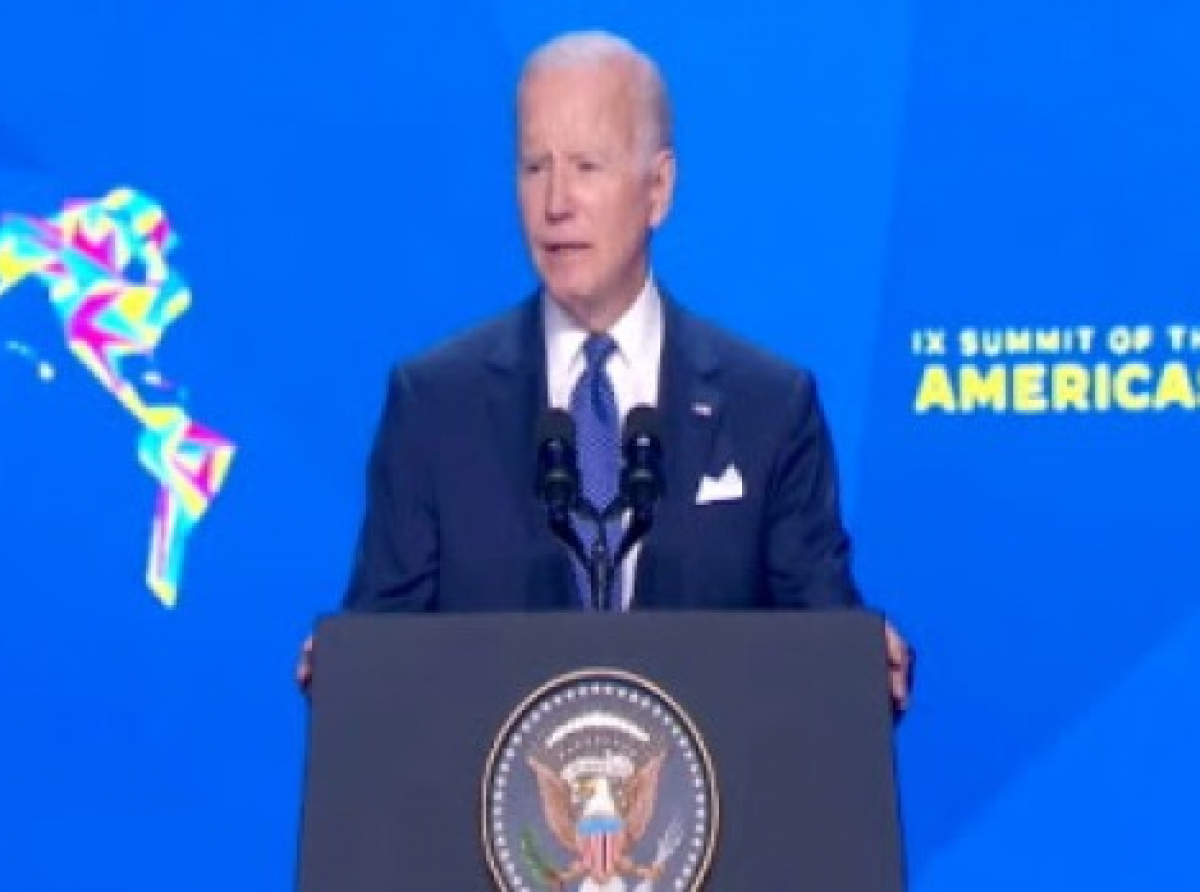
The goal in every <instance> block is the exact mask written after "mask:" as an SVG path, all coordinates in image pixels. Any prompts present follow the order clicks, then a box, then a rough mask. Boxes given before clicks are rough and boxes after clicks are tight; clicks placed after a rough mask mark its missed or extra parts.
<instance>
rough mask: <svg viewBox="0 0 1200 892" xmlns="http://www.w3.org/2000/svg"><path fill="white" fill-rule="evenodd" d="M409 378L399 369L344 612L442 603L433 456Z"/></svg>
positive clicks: (377, 446)
mask: <svg viewBox="0 0 1200 892" xmlns="http://www.w3.org/2000/svg"><path fill="white" fill-rule="evenodd" d="M429 429H430V426H429V425H427V424H422V423H421V419H420V412H419V406H418V400H417V399H416V398H415V395H414V390H413V384H412V380H411V374H410V373H409V372H407V371H405V370H404V369H403V368H398V369H396V370H395V371H394V372H393V373H392V376H391V380H390V382H389V386H388V394H387V400H386V402H385V405H384V409H383V413H382V416H381V418H380V421H379V425H378V428H377V429H376V432H375V438H374V442H373V444H372V447H371V454H370V459H369V462H368V469H367V493H366V509H365V512H364V516H363V521H362V526H361V529H360V531H359V538H358V547H357V551H356V554H355V559H354V568H353V572H352V574H351V579H350V584H349V586H348V588H347V591H346V595H345V598H344V601H343V607H344V608H345V609H346V610H350V611H363V612H371V611H380V612H381V611H389V612H391V611H406V612H417V611H427V610H433V609H435V608H436V604H437V577H438V573H437V567H438V534H437V514H436V511H435V507H434V499H433V468H432V464H433V451H432V444H430V443H428V442H425V439H426V436H425V432H427V431H428V430H429Z"/></svg>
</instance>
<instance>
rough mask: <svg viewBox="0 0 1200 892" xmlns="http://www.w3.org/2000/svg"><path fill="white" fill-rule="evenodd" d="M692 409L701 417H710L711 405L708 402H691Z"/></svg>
mask: <svg viewBox="0 0 1200 892" xmlns="http://www.w3.org/2000/svg"><path fill="white" fill-rule="evenodd" d="M692 411H693V412H695V413H696V414H697V415H699V416H700V417H701V418H711V417H712V406H710V405H709V404H708V403H692Z"/></svg>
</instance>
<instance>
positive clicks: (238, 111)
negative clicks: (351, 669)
mask: <svg viewBox="0 0 1200 892" xmlns="http://www.w3.org/2000/svg"><path fill="white" fill-rule="evenodd" d="M597 25H599V26H604V27H607V28H611V29H615V30H618V31H621V32H625V33H626V34H628V35H629V36H631V37H632V38H633V39H635V40H636V41H637V42H639V43H641V44H642V45H644V46H645V47H646V48H647V49H648V50H649V51H650V52H652V53H653V54H654V55H655V56H656V57H657V58H658V59H659V60H660V62H661V64H662V66H663V69H664V71H665V74H666V76H667V78H668V80H669V82H670V85H671V87H672V89H673V91H674V96H675V101H676V113H677V124H678V152H679V160H680V170H681V175H680V184H679V185H680V188H679V195H678V201H677V204H676V207H675V209H674V213H673V215H672V218H671V220H670V221H669V223H668V225H667V228H666V229H665V231H664V232H663V233H662V237H661V239H660V240H659V242H658V244H657V245H656V249H657V250H656V266H657V269H658V271H659V273H660V275H661V276H662V278H663V279H664V280H665V281H666V282H667V283H668V285H669V286H670V287H671V288H672V289H673V291H674V292H675V294H676V295H678V296H679V297H680V298H681V299H682V300H683V301H685V302H686V303H688V304H690V305H691V306H693V307H694V308H695V309H697V310H698V311H700V312H702V313H704V314H706V315H708V316H711V317H714V318H716V319H718V320H720V321H722V322H724V323H727V324H728V325H730V326H732V327H733V328H734V329H736V330H738V331H740V332H742V333H744V334H745V335H747V336H749V337H751V338H754V339H756V340H758V341H760V342H762V343H764V344H765V345H766V346H768V347H770V348H772V349H774V350H776V351H779V352H781V353H783V354H785V355H786V356H788V357H790V358H791V359H793V360H795V361H797V362H800V363H803V364H805V365H807V366H808V367H810V368H812V369H814V370H815V372H816V374H817V375H818V378H819V381H820V384H821V386H822V388H823V393H824V395H825V398H826V400H827V403H828V407H829V411H830V415H831V418H832V422H833V425H834V428H835V434H836V441H837V446H838V449H839V452H840V459H841V470H842V475H843V479H844V484H845V489H846V497H847V500H846V504H847V511H848V515H849V521H850V523H851V525H852V528H853V532H854V534H855V536H856V541H857V543H858V553H857V567H858V570H859V574H860V576H861V579H862V581H863V584H864V586H865V588H866V591H867V593H868V595H869V597H870V598H871V600H872V601H873V602H874V603H875V604H876V605H878V606H880V607H882V608H885V609H886V610H888V611H889V612H890V613H891V614H892V615H893V616H894V618H895V620H896V621H897V622H898V623H899V625H901V626H902V627H903V628H904V629H905V630H906V632H907V633H908V634H909V635H910V636H911V637H912V638H913V639H914V641H915V642H916V644H917V645H918V647H919V648H920V652H921V665H920V678H919V687H918V692H917V698H916V703H915V706H914V708H913V712H912V714H911V716H910V718H909V719H908V720H907V721H906V722H905V723H904V725H903V727H902V729H901V732H900V757H901V770H902V780H903V794H904V817H905V822H906V835H907V841H908V845H909V851H910V867H911V874H912V879H913V888H914V889H917V890H920V892H943V890H946V892H961V890H964V889H970V890H973V892H987V890H1005V892H1007V890H1011V889H1047V890H1064V889H1087V890H1102V889H1103V890H1138V892H1141V890H1148V889H1184V888H1200V867H1198V866H1197V861H1196V858H1195V855H1194V847H1195V840H1196V836H1195V834H1196V822H1195V803H1196V801H1197V799H1198V798H1200V767H1198V766H1200V761H1198V760H1197V759H1196V756H1195V754H1196V753H1197V752H1200V710H1198V709H1197V705H1198V703H1200V700H1198V697H1197V694H1196V679H1197V678H1198V677H1200V609H1198V608H1200V591H1198V588H1200V582H1198V574H1197V570H1196V567H1197V562H1196V554H1197V549H1198V547H1200V524H1198V520H1200V508H1198V505H1200V483H1198V482H1197V481H1198V476H1197V472H1196V470H1195V467H1196V465H1195V461H1196V455H1197V446H1198V445H1200V437H1198V429H1197V424H1198V421H1200V411H1198V402H1200V162H1198V159H1200V102H1198V101H1197V96H1200V55H1198V54H1197V52H1196V47H1197V45H1200V10H1198V8H1197V7H1196V6H1195V4H1192V3H1186V2H1183V0H1159V2H1150V3H1146V2H1142V3H1133V2H1121V0H1105V2H1099V0H1088V2H1083V0H1052V2H1035V0H1004V2H999V0H978V2H972V3H961V2H949V0H850V2H847V0H808V2H804V3H781V2H778V0H743V2H740V3H737V4H735V5H733V6H730V5H728V4H723V3H715V2H713V3H701V4H696V3H688V4H663V3H649V4H648V3H644V2H633V0H611V2H591V3H584V2H570V0H563V2H555V3H545V2H518V0H462V2H458V3H453V4H425V5H423V6H422V5H410V4H403V3H388V2H384V0H340V2H338V3H320V2H315V0H314V2H300V3H283V2H279V0H205V2H203V3H201V2H176V3H169V4H163V3H158V2H150V0H111V2H106V3H89V2H84V0H63V2H59V3H39V2H30V3H18V2H16V0H5V2H4V3H3V4H2V6H0V46H2V51H0V71H2V76H0V211H3V212H5V214H6V216H5V217H4V218H3V222H2V223H0V292H2V293H0V424H2V425H3V436H2V437H0V611H2V614H0V615H2V617H3V619H2V620H0V716H2V718H0V888H4V889H29V890H39V892H51V890H64V892H85V890H114V892H115V890H120V892H140V890H147V892H149V890H155V892H158V890H171V892H190V890H205V892H207V890H211V889H238V890H241V889H244V890H255V892H265V890H284V889H287V888H289V886H290V883H291V881H292V875H293V867H294V858H295V843H296V831H297V819H298V806H299V784H300V771H301V764H302V758H303V731H304V707H303V704H302V701H301V699H300V698H299V697H297V696H296V694H295V692H294V690H293V688H292V682H291V675H292V667H293V660H294V657H295V653H296V648H297V645H298V643H299V641H300V640H301V639H302V637H303V636H304V634H305V632H306V630H307V628H308V624H309V622H310V620H311V618H312V617H313V616H314V615H315V614H317V613H319V612H321V611H325V610H329V609H332V608H333V607H335V606H336V605H337V603H338V600H339V598H340V595H341V590H342V586H343V583H344V580H345V576H346V571H347V568H348V566H349V559H350V553H351V548H352V543H353V537H354V532H355V527H356V524H357V519H358V512H359V510H360V508H361V498H362V491H363V486H362V479H363V461H364V458H365V454H366V450H367V445H368V438H369V436H370V432H371V429H372V427H373V425H374V422H375V419H376V417H377V412H378V409H379V406H380V401H381V399H382V396H383V384H384V380H385V375H386V370H387V368H388V367H389V365H390V364H391V363H392V362H393V361H394V360H396V359H398V358H400V357H403V356H405V355H409V354H411V353H413V352H414V351H416V350H419V349H421V348H423V347H426V346H428V345H430V344H432V343H434V342H436V341H437V340H439V339H440V338H442V337H443V336H445V335H447V334H449V333H450V332H452V331H454V330H455V329H458V328H460V327H461V326H464V325H466V324H468V323H470V322H472V321H475V320H477V319H480V318H482V317H485V316H487V315H489V314H492V313H494V312H497V311H499V310H501V309H502V308H504V307H506V306H507V305H509V304H511V303H512V302H514V301H516V300H518V299H520V298H521V297H522V296H523V295H525V294H526V293H527V292H528V291H529V289H530V287H531V285H532V279H531V277H530V273H529V270H528V267H527V263H526V260H525V257H524V253H523V248H522V244H521V239H520V234H519V230H518V226H517V218H516V214H515V210H514V203H513V190H512V184H513V172H512V169H513V159H512V128H511V125H512V118H513V115H512V87H513V83H514V80H515V78H516V75H517V72H518V68H519V62H520V60H521V58H522V57H523V56H524V54H525V53H526V52H527V51H528V50H530V49H531V48H532V47H533V46H534V45H536V43H538V42H539V41H540V40H542V39H543V38H545V37H547V36H549V35H551V34H553V33H556V32H558V31H561V30H565V29H570V28H580V27H589V26H597Z"/></svg>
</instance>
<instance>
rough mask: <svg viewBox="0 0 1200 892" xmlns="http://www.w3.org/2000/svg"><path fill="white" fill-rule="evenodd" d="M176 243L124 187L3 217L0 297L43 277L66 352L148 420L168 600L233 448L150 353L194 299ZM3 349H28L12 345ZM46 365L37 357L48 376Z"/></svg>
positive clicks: (172, 600)
mask: <svg viewBox="0 0 1200 892" xmlns="http://www.w3.org/2000/svg"><path fill="white" fill-rule="evenodd" d="M176 243H177V238H176V236H175V234H174V232H173V231H172V230H171V226H170V223H169V222H168V220H167V217H166V215H165V214H164V213H163V210H162V208H160V207H159V206H158V204H156V203H155V202H154V201H152V200H151V199H149V198H147V197H146V196H145V195H142V194H141V193H139V192H137V191H135V190H133V189H128V188H120V189H115V190H113V191H111V192H110V193H109V194H107V195H106V196H104V197H103V198H101V199H99V200H95V201H78V200H76V201H69V202H67V203H65V204H64V206H63V209H62V211H61V212H60V213H58V214H56V215H54V216H52V217H49V218H47V219H39V218H36V217H27V216H22V215H18V214H4V215H0V298H3V297H4V295H5V294H6V292H8V291H10V290H12V289H13V288H15V287H16V286H17V285H18V284H19V283H21V282H23V281H25V280H26V279H34V280H36V281H38V282H40V283H41V284H42V285H44V286H45V288H46V291H47V296H48V297H49V300H50V304H51V306H52V307H53V309H54V312H55V315H56V318H57V319H58V321H59V323H60V324H61V326H62V332H63V337H64V339H65V341H66V345H67V347H68V349H69V350H70V352H71V354H72V355H73V356H74V357H75V358H76V359H78V360H79V362H80V363H82V364H83V366H84V367H85V368H86V370H87V371H88V372H89V373H90V374H91V376H92V377H93V378H95V379H96V380H97V381H99V382H100V384H101V386H103V388H104V389H105V391H106V392H107V393H108V394H110V395H111V396H112V397H114V398H115V399H116V400H117V401H118V402H119V403H120V404H121V405H122V406H123V407H124V408H125V409H126V410H127V411H128V412H129V413H130V414H131V415H132V416H133V417H134V418H135V419H136V420H137V421H138V422H139V423H140V425H141V427H142V433H141V435H140V437H139V438H138V444H137V450H138V460H139V462H140V463H141V465H142V466H143V467H144V468H145V469H146V470H147V471H148V472H149V473H150V475H151V476H152V477H153V478H154V479H155V480H156V481H157V482H158V484H159V491H158V497H157V500H156V505H155V509H154V517H153V522H152V532H151V541H150V555H149V560H148V564H147V570H146V584H147V585H148V586H149V588H150V591H151V592H153V594H154V596H155V597H156V598H157V599H158V600H159V601H160V602H161V603H162V604H163V605H164V606H166V607H173V606H175V604H176V602H177V600H178V596H179V585H180V578H181V575H182V569H183V559H184V550H185V545H186V543H187V539H188V537H189V536H190V535H191V533H192V531H193V530H194V528H195V526H196V524H197V523H198V522H199V520H200V518H201V517H202V516H203V515H204V513H205V512H206V511H207V510H208V509H209V507H210V506H211V504H212V501H213V499H214V498H215V497H216V495H217V493H218V492H219V491H220V489H221V486H222V485H223V483H224V482H225V478H226V476H227V474H228V473H229V467H230V463H231V462H232V460H233V454H234V451H235V447H234V444H233V443H232V442H231V441H230V440H228V439H226V438H225V437H223V436H221V435H220V434H218V433H216V432H215V431H212V430H210V429H208V428H206V427H204V426H203V425H200V424H197V423H196V422H195V421H193V420H192V419H191V418H190V417H189V415H188V413H187V411H186V409H185V408H184V405H183V390H182V388H179V387H177V386H175V385H172V384H169V383H168V382H166V381H165V380H164V379H163V378H162V376H161V375H159V373H158V372H157V370H156V366H155V362H154V351H155V350H156V349H157V347H158V345H159V343H160V342H161V340H162V337H163V335H164V334H165V332H166V330H167V328H169V327H170V325H171V324H172V323H173V322H175V321H176V320H177V319H179V317H180V316H182V315H183V314H184V313H185V312H186V311H187V309H188V307H189V305H190V303H191V294H190V292H189V290H188V287H187V285H186V284H185V282H184V281H183V279H182V278H181V277H180V276H179V275H178V273H177V272H176V271H175V270H173V269H172V268H171V266H170V265H169V264H168V263H167V254H169V253H170V252H171V251H172V250H173V249H174V247H175V246H176ZM6 348H7V350H8V351H9V352H12V353H15V354H18V355H26V356H31V355H32V354H33V351H31V349H30V348H28V347H27V346H25V345H22V344H19V343H16V342H9V343H8V344H6ZM48 368H50V367H49V366H48V365H45V364H41V365H39V377H41V378H42V380H44V381H47V382H48V381H49V380H51V379H52V377H53V370H52V369H50V371H49V372H47V371H46V369H48ZM160 397H161V399H160Z"/></svg>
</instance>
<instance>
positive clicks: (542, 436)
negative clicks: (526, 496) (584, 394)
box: [534, 409, 579, 520]
mask: <svg viewBox="0 0 1200 892" xmlns="http://www.w3.org/2000/svg"><path fill="white" fill-rule="evenodd" d="M534 491H535V492H536V493H537V496H538V498H540V499H542V500H543V501H545V502H546V505H547V507H548V508H549V509H550V511H551V513H552V515H553V516H554V517H556V518H558V519H559V520H564V519H565V518H566V517H567V512H568V511H569V510H570V508H571V505H572V504H573V503H574V501H575V498H576V495H577V494H578V492H579V466H578V464H577V459H576V454H575V419H574V418H572V417H571V414H570V413H569V412H566V411H564V410H563V409H547V410H546V411H544V412H543V413H542V414H541V417H539V418H538V426H537V475H536V478H535V481H534Z"/></svg>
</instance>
